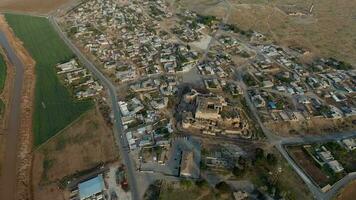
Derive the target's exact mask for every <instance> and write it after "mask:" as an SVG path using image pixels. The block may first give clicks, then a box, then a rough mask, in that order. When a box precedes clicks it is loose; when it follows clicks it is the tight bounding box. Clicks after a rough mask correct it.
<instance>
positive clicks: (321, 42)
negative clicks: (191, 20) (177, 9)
mask: <svg viewBox="0 0 356 200" xmlns="http://www.w3.org/2000/svg"><path fill="white" fill-rule="evenodd" d="M229 2H230V3H231V4H232V9H231V16H230V17H229V21H230V23H234V24H237V25H238V26H239V27H240V28H242V29H245V30H248V29H252V30H255V31H259V32H261V33H264V34H266V35H268V36H270V37H271V38H272V39H273V40H275V41H276V42H278V43H280V44H281V45H283V46H298V47H303V48H306V49H308V50H310V51H312V52H313V53H314V54H315V55H321V56H323V57H336V58H338V59H341V60H345V61H348V62H351V63H354V64H356V58H355V56H354V55H356V34H354V33H355V31H356V23H355V21H356V14H355V9H356V1H350V0H339V1H334V0H324V1H318V2H315V1H312V0H305V1H300V0H275V1H268V0H229ZM313 2H314V9H313V12H312V14H311V15H310V14H309V9H310V6H311V5H312V3H313ZM180 4H181V5H183V6H184V7H187V8H189V9H193V10H195V11H197V12H199V13H201V14H205V15H215V16H217V17H220V18H222V17H223V16H224V15H225V12H226V4H225V3H224V1H218V0H195V1H190V0H181V1H180ZM291 10H293V11H295V12H302V13H304V14H306V15H305V16H291V15H288V14H289V13H290V12H289V11H291Z"/></svg>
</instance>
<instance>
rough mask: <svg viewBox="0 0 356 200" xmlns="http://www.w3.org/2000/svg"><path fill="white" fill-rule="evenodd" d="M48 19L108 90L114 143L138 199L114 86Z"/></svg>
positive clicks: (133, 169)
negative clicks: (114, 137)
mask: <svg viewBox="0 0 356 200" xmlns="http://www.w3.org/2000/svg"><path fill="white" fill-rule="evenodd" d="M48 19H49V21H50V22H51V24H52V25H53V27H54V29H55V30H56V31H57V33H58V34H59V36H60V37H61V38H62V39H63V40H64V42H65V43H66V44H67V45H68V47H69V48H70V49H71V50H72V51H73V53H74V54H75V55H76V56H77V57H78V58H79V60H80V61H81V62H82V64H84V65H85V66H86V68H87V69H88V70H90V71H91V73H93V75H94V76H95V77H96V78H98V79H99V81H100V83H101V84H102V85H103V86H104V87H105V88H106V89H107V90H108V92H109V96H110V100H111V104H112V105H111V106H112V111H113V113H114V127H115V130H114V133H115V134H116V143H117V145H118V147H119V150H120V156H121V158H122V162H123V163H124V164H125V166H126V172H127V178H128V182H129V186H130V191H131V194H132V199H133V200H138V199H140V196H139V192H138V187H137V182H136V178H135V171H136V167H135V165H134V162H133V160H132V158H131V156H130V152H129V150H128V149H127V147H128V144H129V143H128V141H127V139H126V136H125V135H124V129H123V126H122V123H121V112H120V110H119V107H118V104H117V102H118V99H117V93H116V87H115V86H114V85H113V84H112V83H111V81H110V80H109V79H108V78H106V77H105V76H104V75H103V74H102V73H101V72H100V71H99V70H98V69H97V68H96V67H95V65H94V64H93V63H92V62H91V61H89V60H88V59H87V58H86V57H85V56H84V55H83V54H82V53H81V51H80V50H79V49H78V48H77V47H76V46H75V45H74V44H73V43H72V41H71V40H70V39H69V38H68V37H67V36H66V34H65V33H64V32H63V31H62V30H61V28H60V27H59V25H58V23H57V22H56V20H55V18H54V17H53V16H49V17H48Z"/></svg>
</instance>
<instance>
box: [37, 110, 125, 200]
mask: <svg viewBox="0 0 356 200" xmlns="http://www.w3.org/2000/svg"><path fill="white" fill-rule="evenodd" d="M113 137H114V136H113V133H112V130H111V129H110V128H108V127H107V126H106V123H105V121H104V120H103V118H102V116H101V114H100V113H99V111H97V110H90V111H88V112H87V113H86V114H85V115H83V116H82V117H80V118H79V119H78V120H77V121H76V122H75V123H74V124H73V125H72V126H70V127H69V128H67V129H65V130H63V131H62V132H61V133H59V134H58V135H56V136H55V137H54V138H52V139H51V140H49V141H48V142H47V143H45V144H43V145H42V146H41V147H39V149H37V150H36V151H35V152H34V162H33V170H32V185H33V199H36V200H41V199H43V200H45V199H51V200H56V199H58V200H62V199H65V195H66V193H65V192H63V191H62V190H60V189H59V188H58V184H59V182H60V181H61V180H62V179H63V178H65V177H68V176H71V175H73V174H75V173H77V172H80V171H83V170H87V169H90V168H92V167H95V166H97V165H98V164H100V163H106V162H112V161H115V160H117V159H118V154H117V152H118V151H117V149H116V146H115V143H114V141H115V140H114V138H113Z"/></svg>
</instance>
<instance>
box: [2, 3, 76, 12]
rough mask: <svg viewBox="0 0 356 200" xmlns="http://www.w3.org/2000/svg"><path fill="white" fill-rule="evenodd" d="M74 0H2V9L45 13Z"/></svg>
mask: <svg viewBox="0 0 356 200" xmlns="http://www.w3.org/2000/svg"><path fill="white" fill-rule="evenodd" d="M70 2H73V0H0V10H2V11H16V12H28V13H39V14H44V13H48V12H50V11H52V10H55V9H56V8H58V7H61V6H63V5H66V4H68V3H70Z"/></svg>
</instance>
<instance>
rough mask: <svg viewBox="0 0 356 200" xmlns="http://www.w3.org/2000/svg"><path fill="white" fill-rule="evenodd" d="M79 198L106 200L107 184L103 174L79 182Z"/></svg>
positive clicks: (84, 199) (83, 199)
mask: <svg viewBox="0 0 356 200" xmlns="http://www.w3.org/2000/svg"><path fill="white" fill-rule="evenodd" d="M78 189H79V199H80V200H104V199H105V197H104V194H103V193H104V191H105V184H104V179H103V175H102V174H99V175H98V176H97V177H95V178H92V179H89V180H87V181H84V182H82V183H79V185H78Z"/></svg>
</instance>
